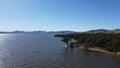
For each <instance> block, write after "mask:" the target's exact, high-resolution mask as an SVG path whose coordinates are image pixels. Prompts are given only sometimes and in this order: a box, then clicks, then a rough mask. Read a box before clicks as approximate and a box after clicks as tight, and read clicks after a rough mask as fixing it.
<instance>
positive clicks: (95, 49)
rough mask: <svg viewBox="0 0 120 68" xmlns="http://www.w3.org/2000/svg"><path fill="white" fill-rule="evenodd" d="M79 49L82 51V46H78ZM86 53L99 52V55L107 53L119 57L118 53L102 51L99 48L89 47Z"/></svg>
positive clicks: (119, 53)
mask: <svg viewBox="0 0 120 68" xmlns="http://www.w3.org/2000/svg"><path fill="white" fill-rule="evenodd" d="M79 48H80V49H84V47H82V46H80V47H79ZM88 51H94V52H101V53H107V54H112V55H117V56H120V52H110V51H107V50H104V49H102V48H99V47H89V48H88Z"/></svg>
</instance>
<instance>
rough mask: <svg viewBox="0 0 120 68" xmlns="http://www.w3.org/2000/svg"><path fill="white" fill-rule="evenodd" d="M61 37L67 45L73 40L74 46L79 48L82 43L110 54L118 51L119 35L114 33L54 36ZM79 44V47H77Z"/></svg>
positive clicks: (119, 46) (119, 48)
mask: <svg viewBox="0 0 120 68" xmlns="http://www.w3.org/2000/svg"><path fill="white" fill-rule="evenodd" d="M55 36H56V37H62V38H63V40H62V41H64V42H65V43H66V44H67V45H68V44H69V42H70V41H71V40H72V39H73V40H75V42H74V43H75V44H76V45H77V46H79V45H80V44H83V43H86V42H87V43H88V44H89V46H90V47H100V48H103V49H105V50H108V51H111V52H118V51H120V34H114V33H111V34H110V33H109V34H106V33H95V34H94V33H79V34H64V35H55ZM78 44H79V45H78Z"/></svg>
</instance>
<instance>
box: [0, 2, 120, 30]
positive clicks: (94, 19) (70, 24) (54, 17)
mask: <svg viewBox="0 0 120 68" xmlns="http://www.w3.org/2000/svg"><path fill="white" fill-rule="evenodd" d="M116 28H117V29H118V28H120V0H0V31H14V30H24V31H34V30H45V31H62V30H72V31H87V30H94V29H116Z"/></svg>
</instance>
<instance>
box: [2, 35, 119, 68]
mask: <svg viewBox="0 0 120 68" xmlns="http://www.w3.org/2000/svg"><path fill="white" fill-rule="evenodd" d="M0 68H120V57H119V56H113V55H109V54H103V53H98V52H85V51H83V50H80V49H79V48H68V47H65V44H64V43H62V42H61V39H59V38H55V37H53V35H48V34H44V35H42V34H41V35H39V34H0Z"/></svg>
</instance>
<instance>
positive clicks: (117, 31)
mask: <svg viewBox="0 0 120 68" xmlns="http://www.w3.org/2000/svg"><path fill="white" fill-rule="evenodd" d="M87 32H88V33H120V29H113V30H107V29H97V30H90V31H87Z"/></svg>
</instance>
